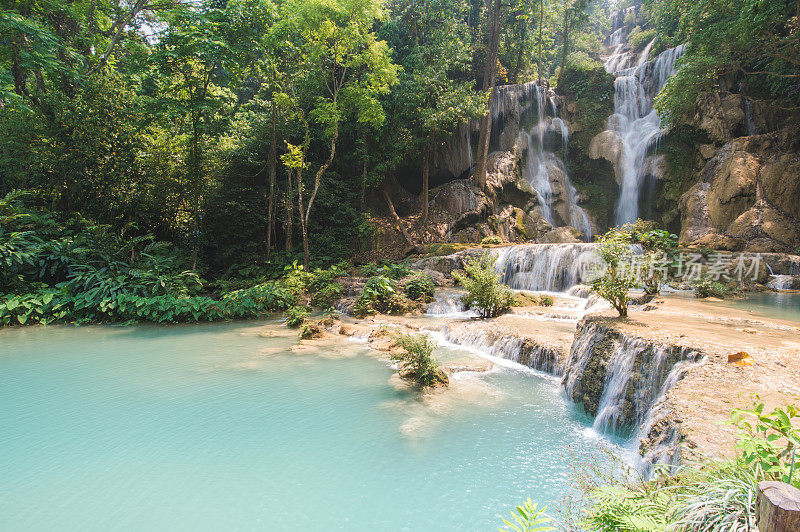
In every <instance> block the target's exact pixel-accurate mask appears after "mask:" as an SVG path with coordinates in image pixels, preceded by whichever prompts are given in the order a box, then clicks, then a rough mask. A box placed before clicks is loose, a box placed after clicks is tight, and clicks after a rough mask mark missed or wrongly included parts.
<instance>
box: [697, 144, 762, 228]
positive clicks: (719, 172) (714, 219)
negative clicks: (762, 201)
mask: <svg viewBox="0 0 800 532" xmlns="http://www.w3.org/2000/svg"><path fill="white" fill-rule="evenodd" d="M709 164H714V163H709ZM760 170H761V162H760V161H759V159H758V157H756V156H755V155H753V154H751V153H747V152H738V151H737V152H733V153H731V154H730V155H727V154H723V155H722V156H721V157H720V159H719V161H718V164H716V165H715V166H714V167H713V168H712V169H710V171H711V172H713V177H712V181H711V188H710V189H709V191H708V195H707V202H708V214H709V217H710V218H711V223H712V224H713V225H714V227H715V228H717V229H725V228H726V227H728V225H730V223H731V222H733V221H734V220H735V219H736V218H738V217H739V215H740V214H742V213H743V212H745V211H746V210H747V209H749V208H750V207H752V206H753V204H754V203H755V195H756V179H757V178H758V173H759V171H760ZM705 171H706V170H704V172H705Z"/></svg>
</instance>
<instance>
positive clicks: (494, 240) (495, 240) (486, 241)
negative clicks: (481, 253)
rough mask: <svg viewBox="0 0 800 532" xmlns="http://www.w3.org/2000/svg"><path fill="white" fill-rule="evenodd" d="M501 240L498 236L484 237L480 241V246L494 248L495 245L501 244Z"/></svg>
mask: <svg viewBox="0 0 800 532" xmlns="http://www.w3.org/2000/svg"><path fill="white" fill-rule="evenodd" d="M502 243H503V239H502V238H500V237H499V236H496V235H494V236H485V237H483V238H482V239H481V246H494V245H497V244H502Z"/></svg>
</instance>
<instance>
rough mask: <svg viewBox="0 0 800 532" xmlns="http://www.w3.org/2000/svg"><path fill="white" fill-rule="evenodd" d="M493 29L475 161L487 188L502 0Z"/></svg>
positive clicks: (494, 9) (493, 15) (477, 173)
mask: <svg viewBox="0 0 800 532" xmlns="http://www.w3.org/2000/svg"><path fill="white" fill-rule="evenodd" d="M490 16H491V31H490V32H489V47H488V50H487V54H486V69H485V72H484V75H483V91H484V92H486V91H487V90H488V91H489V109H488V111H487V113H486V115H485V116H484V117H483V120H482V121H481V133H480V136H479V138H478V156H477V158H476V161H475V172H474V174H473V178H474V179H475V183H476V184H477V185H478V186H479V187H480V188H481V190H483V189H485V188H486V158H487V157H488V156H489V139H490V137H491V129H492V107H493V100H494V94H493V92H494V84H495V77H496V75H497V52H498V46H499V42H498V41H499V38H500V0H494V5H493V7H492V11H491V14H490Z"/></svg>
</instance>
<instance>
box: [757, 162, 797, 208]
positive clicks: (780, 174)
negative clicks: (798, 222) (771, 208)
mask: <svg viewBox="0 0 800 532" xmlns="http://www.w3.org/2000/svg"><path fill="white" fill-rule="evenodd" d="M760 182H761V188H762V192H763V194H764V199H766V200H768V201H769V202H770V203H772V204H774V205H775V207H777V208H778V209H780V210H782V211H784V212H786V213H787V214H789V215H790V216H793V217H794V218H797V219H800V154H797V153H783V154H780V155H777V156H775V157H773V158H772V159H770V160H769V161H768V162H767V163H766V164H765V165H764V167H763V168H762V169H761V175H760Z"/></svg>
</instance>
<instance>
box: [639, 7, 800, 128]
mask: <svg viewBox="0 0 800 532" xmlns="http://www.w3.org/2000/svg"><path fill="white" fill-rule="evenodd" d="M648 5H649V7H650V9H651V10H652V12H653V13H654V19H655V24H656V27H657V28H658V30H659V39H660V40H661V41H662V42H665V43H668V44H670V45H676V44H680V43H682V42H686V49H685V53H684V56H683V57H682V58H681V68H679V69H678V71H677V72H676V74H675V75H674V76H673V77H672V78H670V80H669V81H668V82H667V84H666V85H665V87H664V88H663V89H662V91H661V93H660V94H659V95H658V97H657V98H656V101H655V107H656V109H657V110H658V112H659V114H660V115H661V116H662V118H663V119H665V120H666V121H668V122H669V121H674V120H676V119H677V118H678V117H679V116H681V115H682V114H683V113H686V112H688V111H689V110H691V108H692V107H693V105H694V104H695V102H696V100H697V96H698V95H699V94H700V93H701V92H703V91H705V90H709V89H711V88H713V87H714V85H715V83H716V82H717V80H718V79H719V78H720V77H721V76H725V75H731V74H733V75H736V76H738V77H739V78H740V81H741V85H742V87H743V89H744V90H745V91H749V92H750V93H751V94H758V95H760V96H762V97H770V98H775V99H776V100H777V101H778V102H779V104H781V105H782V106H786V107H796V106H797V105H798V104H800V92H798V80H800V31H798V24H800V3H798V2H797V1H796V0H773V1H769V2H765V1H762V0H732V1H729V2H720V1H717V0H697V1H696V2H681V1H679V0H649V1H648Z"/></svg>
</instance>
